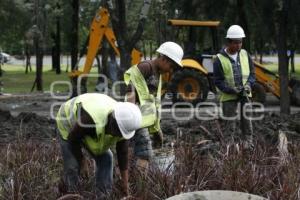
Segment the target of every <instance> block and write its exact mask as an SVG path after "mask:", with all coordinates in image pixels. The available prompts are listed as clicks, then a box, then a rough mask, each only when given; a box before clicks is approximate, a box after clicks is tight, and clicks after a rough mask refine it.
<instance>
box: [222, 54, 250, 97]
mask: <svg viewBox="0 0 300 200" xmlns="http://www.w3.org/2000/svg"><path fill="white" fill-rule="evenodd" d="M217 56H218V58H219V60H220V62H221V65H222V68H223V72H224V78H225V81H226V83H227V84H228V86H229V87H232V88H234V87H235V83H234V75H233V69H232V64H231V61H230V59H229V58H228V57H226V56H224V55H222V54H220V53H219V54H217ZM239 59H240V63H241V71H242V80H243V84H244V85H245V84H246V83H247V80H248V77H249V74H250V65H249V59H248V54H247V51H245V50H244V49H241V51H240V53H239ZM249 96H251V94H250V95H249ZM237 98H238V96H237V95H235V94H227V93H224V92H222V91H221V96H220V101H222V102H223V101H229V100H235V99H237Z"/></svg>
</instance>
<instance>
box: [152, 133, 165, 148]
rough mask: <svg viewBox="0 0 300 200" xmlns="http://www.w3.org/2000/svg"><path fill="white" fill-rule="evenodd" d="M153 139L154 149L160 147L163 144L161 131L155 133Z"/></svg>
mask: <svg viewBox="0 0 300 200" xmlns="http://www.w3.org/2000/svg"><path fill="white" fill-rule="evenodd" d="M152 139H153V146H154V147H162V145H163V142H164V134H163V132H162V131H161V130H159V131H158V132H157V133H154V134H153V136H152Z"/></svg>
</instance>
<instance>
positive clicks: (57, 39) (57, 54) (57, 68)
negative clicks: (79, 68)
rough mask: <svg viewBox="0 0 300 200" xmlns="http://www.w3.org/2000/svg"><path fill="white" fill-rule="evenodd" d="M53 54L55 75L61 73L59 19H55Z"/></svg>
mask: <svg viewBox="0 0 300 200" xmlns="http://www.w3.org/2000/svg"><path fill="white" fill-rule="evenodd" d="M55 50H56V51H55V52H54V57H55V64H56V66H55V72H56V74H60V73H61V68H60V20H59V18H57V19H56V34H55Z"/></svg>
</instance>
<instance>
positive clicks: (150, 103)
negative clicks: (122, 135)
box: [124, 65, 162, 133]
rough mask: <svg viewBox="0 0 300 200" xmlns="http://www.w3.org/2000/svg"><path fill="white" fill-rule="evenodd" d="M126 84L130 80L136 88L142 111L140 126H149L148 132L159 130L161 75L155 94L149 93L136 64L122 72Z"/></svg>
mask: <svg viewBox="0 0 300 200" xmlns="http://www.w3.org/2000/svg"><path fill="white" fill-rule="evenodd" d="M124 81H125V84H126V85H129V83H130V82H131V83H132V85H133V86H134V88H135V89H136V91H137V93H138V97H139V101H140V109H141V113H142V117H143V118H142V128H146V127H148V128H149V132H150V133H155V132H158V131H159V130H160V111H161V103H160V101H161V99H160V98H161V86H162V77H161V75H160V77H159V84H158V88H157V93H156V96H154V95H153V94H150V92H149V89H148V86H147V83H146V80H145V78H144V76H143V75H142V74H141V72H140V70H139V69H138V67H137V65H134V66H132V67H130V68H129V69H128V70H127V71H126V72H125V74H124Z"/></svg>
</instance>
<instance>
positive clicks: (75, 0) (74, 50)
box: [70, 0, 79, 70]
mask: <svg viewBox="0 0 300 200" xmlns="http://www.w3.org/2000/svg"><path fill="white" fill-rule="evenodd" d="M72 8H73V9H72V22H71V23H72V25H71V35H70V36H71V68H72V70H74V69H75V68H76V64H77V59H78V24H79V0H72Z"/></svg>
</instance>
